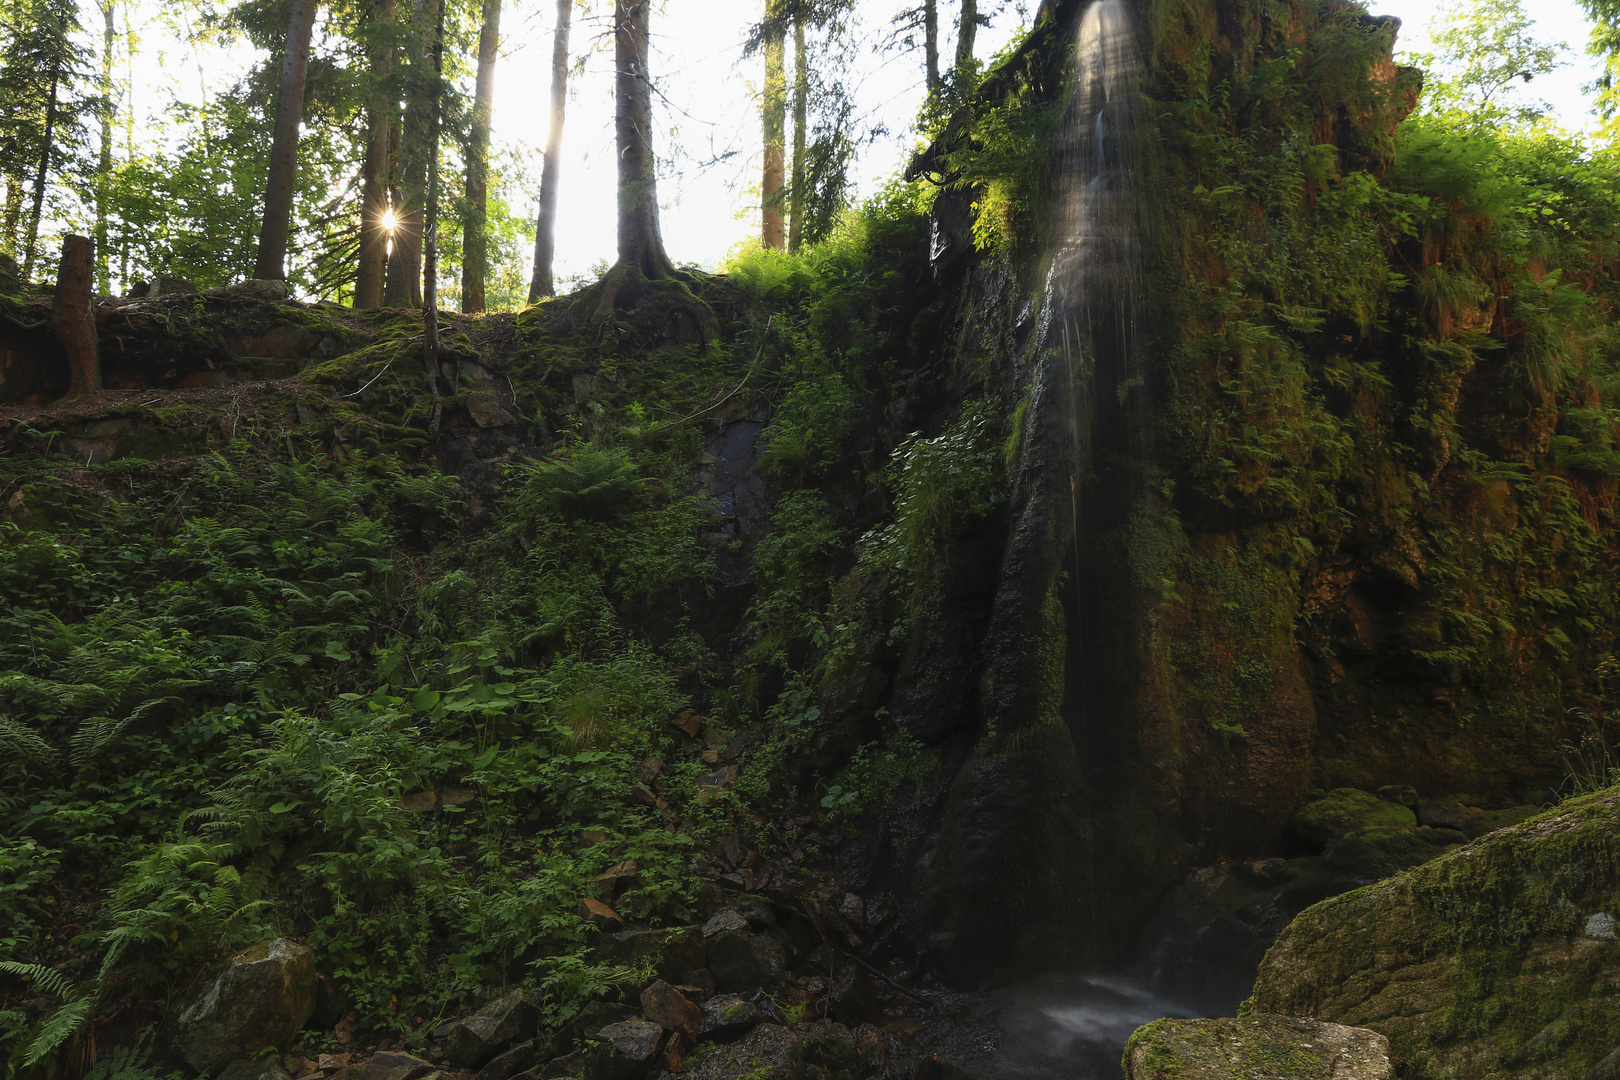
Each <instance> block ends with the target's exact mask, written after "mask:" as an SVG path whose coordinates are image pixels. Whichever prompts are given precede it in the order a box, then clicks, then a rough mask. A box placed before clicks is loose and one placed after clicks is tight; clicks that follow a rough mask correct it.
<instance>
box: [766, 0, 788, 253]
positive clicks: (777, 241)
mask: <svg viewBox="0 0 1620 1080" xmlns="http://www.w3.org/2000/svg"><path fill="white" fill-rule="evenodd" d="M778 6H779V5H778V3H777V2H776V0H767V3H766V5H765V93H764V97H763V99H762V101H761V113H762V116H763V120H764V129H765V175H764V177H763V180H762V181H761V183H760V209H761V216H762V222H761V226H762V227H761V231H760V241H761V243H762V244H764V246H765V248H766V249H767V250H780V249H781V248H783V247H784V246H785V245H786V242H787V236H786V222H785V220H784V218H783V214H782V209H783V207H782V203H783V199H784V197H785V194H786V193H785V192H784V191H783V190H782V179H783V168H782V153H783V149H784V147H783V141H784V140H783V131H784V129H785V127H786V122H787V80H786V78H785V77H784V73H783V70H782V59H783V56H782V54H783V41H782V38H783V33H782V32H783V25H782V20H781V18H780V17H779V14H780V13H779V12H778V11H777V10H776V9H777V8H778Z"/></svg>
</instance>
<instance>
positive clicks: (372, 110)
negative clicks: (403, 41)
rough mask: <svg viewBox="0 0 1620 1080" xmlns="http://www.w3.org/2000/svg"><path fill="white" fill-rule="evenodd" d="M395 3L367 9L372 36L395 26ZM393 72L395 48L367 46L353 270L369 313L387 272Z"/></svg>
mask: <svg viewBox="0 0 1620 1080" xmlns="http://www.w3.org/2000/svg"><path fill="white" fill-rule="evenodd" d="M394 11H395V0H377V2H376V5H375V6H374V7H373V8H372V9H371V19H372V22H373V23H374V24H375V26H376V32H378V33H386V32H387V30H386V28H387V26H388V24H390V23H392V22H393V21H394ZM393 66H394V47H393V46H392V45H391V44H389V43H388V42H387V41H373V42H372V45H371V103H370V105H369V106H368V107H367V117H366V164H365V177H364V180H363V181H362V184H361V191H360V264H359V266H358V267H356V269H355V277H354V306H355V307H356V308H359V309H361V310H365V311H369V310H371V309H373V308H380V307H382V302H383V276H384V274H385V273H386V272H387V269H388V229H387V228H386V227H385V226H384V225H383V214H384V213H386V212H387V210H388V179H389V173H390V169H389V150H390V148H391V147H392V145H393V135H394V105H393V102H392V101H390V100H389V95H388V93H387V90H386V87H387V85H388V76H389V72H390V70H391V69H392V68H393Z"/></svg>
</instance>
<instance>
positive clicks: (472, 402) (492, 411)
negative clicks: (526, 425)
mask: <svg viewBox="0 0 1620 1080" xmlns="http://www.w3.org/2000/svg"><path fill="white" fill-rule="evenodd" d="M462 404H463V405H465V406H466V407H467V415H468V416H470V417H472V422H473V423H475V424H477V425H478V426H479V427H481V428H497V427H505V426H506V425H507V424H511V423H515V422H516V421H514V420H513V419H512V414H511V413H509V412H507V411H506V410H505V409H503V408H501V402H500V399H499V398H497V397H496V396H495V395H494V394H493V393H491V392H489V391H487V390H480V391H475V392H473V393H470V394H467V395H466V396H465V397H464V398H463V400H462Z"/></svg>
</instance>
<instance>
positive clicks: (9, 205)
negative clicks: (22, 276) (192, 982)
mask: <svg viewBox="0 0 1620 1080" xmlns="http://www.w3.org/2000/svg"><path fill="white" fill-rule="evenodd" d="M22 205H23V179H22V177H20V176H16V175H8V176H7V177H6V215H5V220H4V221H3V222H0V250H4V251H5V253H6V254H7V255H10V256H12V257H13V258H16V255H17V229H18V227H19V226H20V225H21V224H22Z"/></svg>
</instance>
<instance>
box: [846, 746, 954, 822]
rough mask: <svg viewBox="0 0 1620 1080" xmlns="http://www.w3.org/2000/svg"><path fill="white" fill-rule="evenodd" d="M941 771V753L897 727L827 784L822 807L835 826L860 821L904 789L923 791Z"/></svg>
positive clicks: (858, 752) (857, 755) (853, 757)
mask: <svg viewBox="0 0 1620 1080" xmlns="http://www.w3.org/2000/svg"><path fill="white" fill-rule="evenodd" d="M938 771H939V752H938V751H937V750H930V749H928V748H927V747H925V746H924V745H923V744H922V743H920V742H918V741H917V739H916V738H915V737H914V736H913V735H911V733H910V732H907V731H905V730H904V729H901V728H897V729H895V730H894V731H893V732H891V733H890V735H889V736H888V738H887V739H886V740H885V741H884V742H883V743H881V744H880V743H868V744H866V745H865V746H862V747H860V748H859V749H857V750H856V751H855V752H854V753H853V754H852V755H850V759H849V764H848V765H846V766H845V767H844V768H843V769H842V770H841V771H840V772H839V773H838V774H837V775H836V776H834V777H833V778H832V781H831V782H830V783H829V784H828V785H827V787H826V792H825V794H823V795H822V797H821V807H822V809H823V810H824V811H826V816H827V820H828V821H829V822H831V823H835V824H848V823H853V822H857V821H859V820H860V819H861V818H863V817H865V816H867V815H868V814H871V813H872V812H873V811H875V810H878V809H880V808H881V807H883V806H886V805H888V803H889V802H890V801H891V800H892V799H893V798H894V797H895V795H896V794H897V793H898V792H899V791H900V790H901V789H902V788H905V787H908V786H909V787H912V788H914V789H915V788H921V787H922V785H923V784H924V783H925V782H927V781H928V780H929V779H931V778H932V777H933V776H934V774H935V773H937V772H938Z"/></svg>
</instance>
